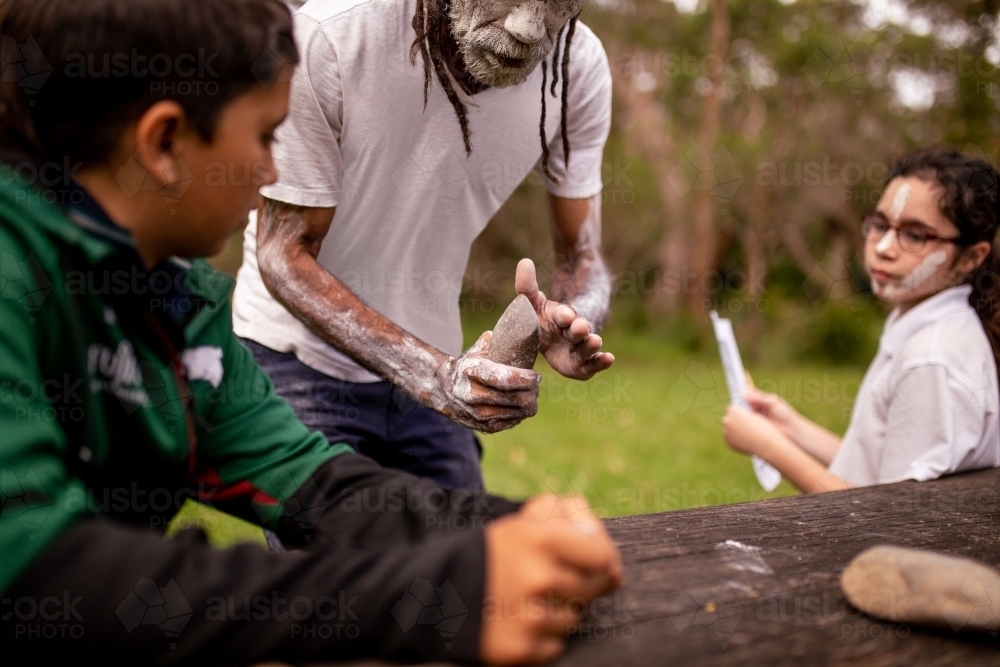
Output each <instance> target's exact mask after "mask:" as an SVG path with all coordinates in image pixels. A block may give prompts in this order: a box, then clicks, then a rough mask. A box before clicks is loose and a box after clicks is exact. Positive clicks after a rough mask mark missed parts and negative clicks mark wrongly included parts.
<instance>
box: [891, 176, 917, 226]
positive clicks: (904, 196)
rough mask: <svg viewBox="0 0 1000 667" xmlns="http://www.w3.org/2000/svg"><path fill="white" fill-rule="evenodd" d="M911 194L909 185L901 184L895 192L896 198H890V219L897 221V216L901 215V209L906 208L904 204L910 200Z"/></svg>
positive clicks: (911, 190)
mask: <svg viewBox="0 0 1000 667" xmlns="http://www.w3.org/2000/svg"><path fill="white" fill-rule="evenodd" d="M912 193H913V187H912V186H911V185H910V184H909V183H903V184H902V185H900V186H899V189H898V190H896V196H895V197H893V198H892V210H891V213H892V219H893V220H899V216H901V215H903V209H905V208H906V202H908V201H909V200H910V194H912Z"/></svg>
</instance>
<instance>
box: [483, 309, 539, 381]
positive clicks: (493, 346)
mask: <svg viewBox="0 0 1000 667" xmlns="http://www.w3.org/2000/svg"><path fill="white" fill-rule="evenodd" d="M539 341H540V338H539V329H538V316H537V315H535V309H534V308H532V306H531V302H530V301H528V297H526V296H524V295H523V294H518V295H517V298H516V299H514V300H513V301H511V302H510V305H509V306H507V310H505V311H503V315H501V316H500V319H499V321H497V325H496V326H495V327H494V328H493V340H492V341H491V342H490V354H489V356H490V361H495V362H496V363H498V364H503V365H504V366H516V367H518V368H532V367H534V365H535V357H537V356H538V344H539Z"/></svg>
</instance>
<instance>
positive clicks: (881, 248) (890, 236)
mask: <svg viewBox="0 0 1000 667" xmlns="http://www.w3.org/2000/svg"><path fill="white" fill-rule="evenodd" d="M895 238H896V230H895V229H889V231H887V232H886V233H885V236H883V237H882V238H881V239H880V240H879V242H878V245H876V246H875V250H876V251H877V252H885V251H886V250H888V249H889V246H891V245H892V242H893V240H894V239H895Z"/></svg>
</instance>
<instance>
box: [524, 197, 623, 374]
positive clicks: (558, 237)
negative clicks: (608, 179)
mask: <svg viewBox="0 0 1000 667" xmlns="http://www.w3.org/2000/svg"><path fill="white" fill-rule="evenodd" d="M549 199H550V202H551V204H552V214H553V248H554V250H555V255H556V258H557V259H556V267H555V272H554V274H553V278H552V287H551V293H552V298H551V299H548V298H546V296H545V294H543V293H542V292H540V291H539V290H538V281H537V278H536V276H535V266H534V264H533V263H532V262H531V260H529V259H523V260H521V262H520V263H519V264H518V266H517V277H516V279H515V287H516V289H517V292H518V293H519V294H524V295H525V296H527V297H528V299H529V300H530V301H531V303H532V305H533V306H534V307H535V312H536V313H537V314H538V323H539V326H540V327H541V332H542V341H541V346H540V351H541V352H542V353H543V354H544V355H545V358H546V360H547V361H548V362H549V365H550V366H552V368H554V369H555V370H557V371H559V372H560V373H562V374H563V375H565V376H566V377H570V378H575V379H578V380H587V379H590V378H591V377H593V376H594V375H595V374H596V373H598V372H600V371H603V370H606V369H608V368H610V367H611V364H613V363H614V361H615V358H614V355H612V354H610V353H608V352H601V351H600V350H601V345H602V344H603V342H602V341H601V337H600V336H598V335H597V331H598V330H599V329H600V327H601V326H603V324H604V321H605V319H607V316H608V303H609V301H610V299H611V275H610V274H609V273H608V269H607V266H605V264H604V258H603V257H602V256H601V196H600V195H595V196H593V197H589V198H587V199H566V198H563V197H557V196H555V195H549Z"/></svg>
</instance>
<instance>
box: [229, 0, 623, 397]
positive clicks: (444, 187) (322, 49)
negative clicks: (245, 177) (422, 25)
mask: <svg viewBox="0 0 1000 667" xmlns="http://www.w3.org/2000/svg"><path fill="white" fill-rule="evenodd" d="M414 8H415V4H414V0H312V1H311V2H309V3H307V4H306V5H305V6H304V7H303V8H302V9H300V10H299V11H298V12H297V13H296V14H295V16H294V22H295V38H296V41H297V43H298V46H299V53H300V56H301V63H300V64H299V65H298V67H297V68H296V72H295V75H294V78H293V80H292V92H291V102H290V110H289V116H288V119H287V120H286V121H285V122H284V123H283V124H282V125H281V127H280V128H279V129H278V132H277V143H276V144H275V147H274V156H275V162H276V166H277V169H278V182H277V183H276V184H274V185H271V186H268V187H265V188H262V190H261V192H262V194H263V195H264V196H266V197H269V198H271V199H275V200H278V201H283V202H287V203H290V204H296V205H299V206H311V207H333V206H335V207H336V208H337V211H336V214H335V216H334V219H333V223H332V225H331V227H330V231H329V233H328V234H327V236H326V239H325V240H324V241H323V245H322V248H321V250H320V253H319V257H318V260H319V263H320V265H322V266H323V268H325V269H326V270H327V271H329V272H330V273H331V274H333V275H334V276H336V277H337V278H339V279H340V280H341V281H343V282H344V283H346V284H347V285H348V286H349V287H350V288H351V289H352V290H353V291H354V292H355V293H356V294H357V295H358V296H359V297H360V298H361V299H363V300H364V301H365V302H366V303H367V304H368V305H369V306H371V307H372V308H374V309H375V310H377V311H378V312H379V313H381V314H382V315H384V316H385V317H387V318H388V319H389V320H391V321H393V322H395V323H396V324H398V325H399V326H401V327H402V328H403V329H405V330H407V331H409V332H410V333H411V334H413V335H415V336H416V337H417V338H419V339H421V340H423V341H424V342H426V343H428V344H430V345H432V346H434V347H436V348H438V349H440V350H442V351H444V352H446V353H448V354H452V355H457V354H459V353H460V352H461V349H462V330H461V320H460V316H459V304H458V300H459V295H460V292H461V288H462V279H463V276H464V274H465V268H466V264H467V263H468V259H469V251H470V248H471V246H472V242H473V240H475V238H476V236H478V235H479V233H480V232H481V231H482V230H483V228H484V227H485V226H486V224H487V223H488V222H489V220H490V218H491V217H492V216H493V215H494V214H495V213H496V212H497V210H498V209H499V208H500V206H501V205H502V204H503V202H504V201H505V200H506V199H507V198H508V197H509V196H510V195H511V193H512V192H513V191H514V189H515V188H516V187H517V186H518V185H519V184H520V183H521V182H522V181H523V180H524V178H525V177H526V176H527V175H528V174H529V173H530V172H531V171H532V169H537V168H538V165H539V162H540V157H541V153H542V150H541V142H540V135H539V120H540V117H541V108H542V68H541V65H539V66H538V67H536V68H535V70H534V71H533V72H532V74H531V75H530V76H529V77H528V79H527V81H526V82H525V83H523V84H521V85H518V86H512V87H510V88H504V89H494V88H490V89H487V90H485V91H483V92H480V93H477V94H476V95H473V96H467V95H465V94H464V93H463V92H462V91H461V90H460V89H459V90H458V95H459V96H460V97H461V98H462V99H463V100H464V101H465V102H466V104H467V106H468V112H469V113H468V119H469V126H470V129H471V139H472V147H473V150H472V155H471V156H470V157H466V154H465V149H464V145H463V141H462V133H461V129H460V128H459V124H458V119H457V117H456V115H455V112H454V109H453V108H452V106H451V104H450V103H449V102H448V100H447V97H446V96H445V92H444V91H443V90H442V88H441V85H440V83H438V81H437V79H436V77H432V80H431V86H430V91H429V97H428V100H427V108H426V109H424V99H423V95H424V73H423V66H422V62H421V60H420V58H419V56H418V58H417V60H416V64H415V65H413V64H411V63H410V45H411V44H412V43H413V39H414V31H413V28H412V27H411V25H410V22H411V19H412V16H413V12H414ZM564 40H565V36H564V37H563V41H564ZM548 60H549V62H550V63H551V55H550V57H549V58H548ZM548 77H549V78H548V84H549V85H547V86H546V91H545V95H546V99H545V105H546V119H545V120H546V122H545V136H546V138H547V143H548V145H549V146H550V150H551V158H550V168H551V171H552V173H553V174H554V175H555V176H556V177H557V178H558V179H559V183H556V182H553V181H550V180H548V179H545V181H546V184H547V187H548V189H549V191H550V192H551V193H553V194H555V195H557V196H560V197H567V198H584V197H592V196H594V195H597V194H599V193H600V192H601V187H602V182H601V160H602V155H603V150H604V144H605V142H606V140H607V136H608V131H609V129H610V123H611V72H610V69H609V67H608V61H607V56H606V54H605V52H604V48H603V46H602V45H601V42H600V40H599V39H598V38H597V37H596V36H595V35H594V33H593V32H592V31H591V30H590V29H589V28H587V27H586V26H585V25H583V24H579V23H578V24H577V28H576V34H575V35H574V37H573V41H572V44H571V47H570V68H569V92H568V95H567V98H568V117H567V129H568V134H569V143H570V151H571V152H570V165H569V170H568V171H567V169H566V165H565V160H564V159H563V148H562V139H561V133H560V108H561V99H560V98H561V95H562V81H560V82H559V85H557V86H556V87H555V88H556V92H555V95H553V94H552V93H551V90H550V89H551V83H552V68H551V66H550V67H549V72H548ZM256 242H257V241H256V217H255V216H254V215H253V214H252V215H251V220H250V224H249V226H248V228H247V230H246V235H245V240H244V247H243V250H244V259H243V266H242V267H241V268H240V271H239V274H238V277H237V285H236V292H235V294H234V299H233V311H234V312H233V324H234V330H235V331H236V333H237V334H238V335H240V336H243V337H246V338H250V339H252V340H255V341H257V342H259V343H261V344H263V345H265V346H267V347H270V348H272V349H275V350H278V351H281V352H294V353H295V354H296V356H297V357H298V358H299V359H300V360H301V361H302V362H303V363H305V364H306V365H308V366H310V367H312V368H314V369H316V370H318V371H320V372H322V373H325V374H327V375H330V376H333V377H336V378H340V379H343V380H347V381H352V382H374V381H377V380H379V379H380V378H379V377H377V376H376V375H374V374H372V373H371V372H369V371H367V370H366V369H364V368H362V367H361V366H359V365H358V364H357V363H355V362H354V361H353V360H351V359H350V358H348V357H347V356H346V355H344V354H342V353H340V352H338V351H337V350H336V349H334V348H333V347H332V346H330V345H328V344H327V343H326V342H324V341H323V340H322V339H320V338H319V337H318V336H316V335H315V334H313V333H312V332H311V331H309V330H308V329H307V328H306V326H305V325H304V324H303V323H302V322H300V321H298V320H297V319H296V318H295V317H293V316H292V315H291V314H290V313H289V312H288V311H287V310H285V308H284V307H283V306H282V305H281V304H279V303H278V302H277V301H275V299H274V298H273V297H272V296H271V294H270V293H269V292H268V291H267V289H266V288H265V286H264V283H263V281H262V280H261V277H260V272H259V268H258V265H257V257H256ZM539 242H540V243H544V242H546V241H544V240H542V239H539Z"/></svg>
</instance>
